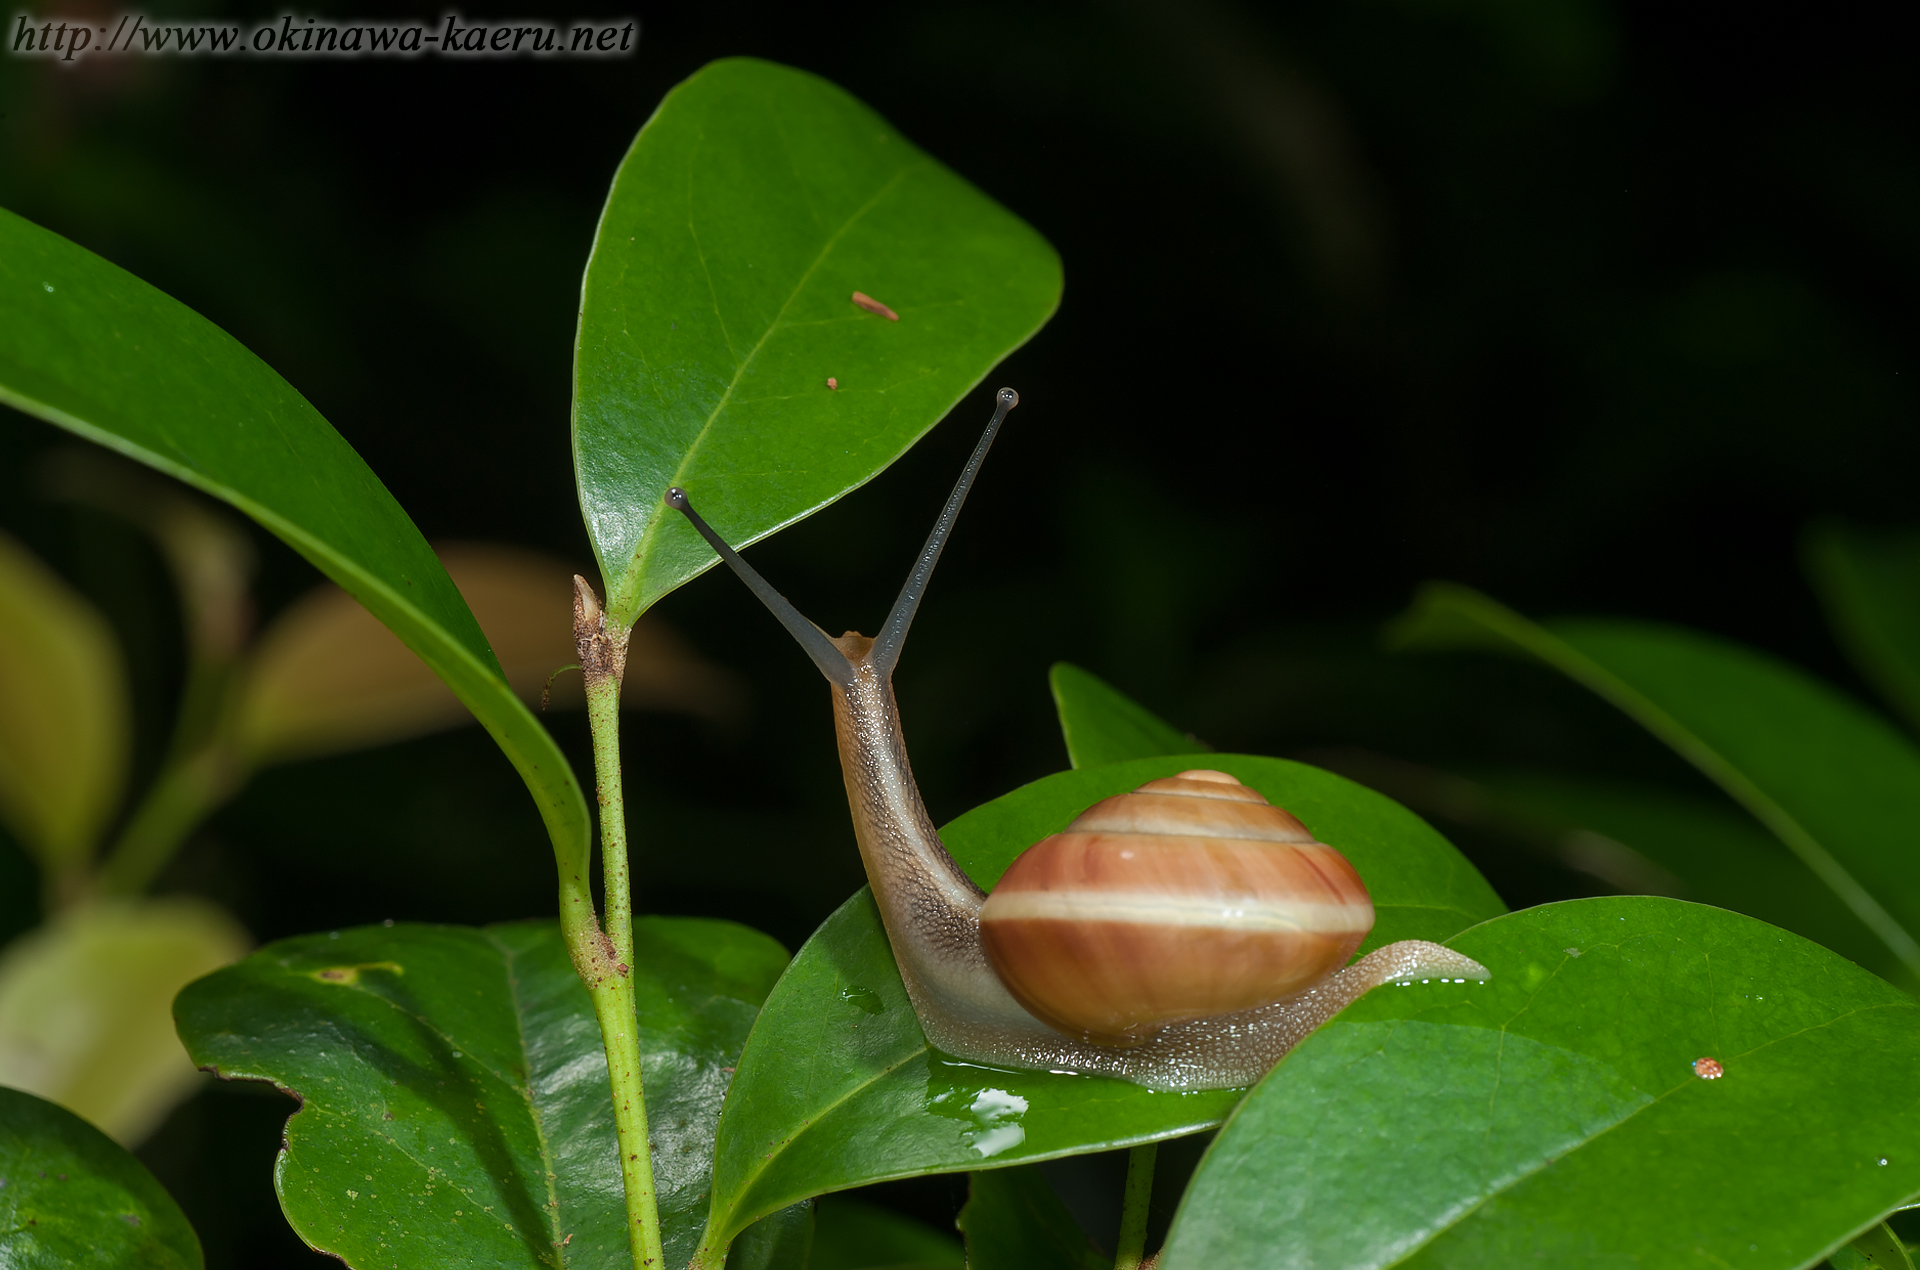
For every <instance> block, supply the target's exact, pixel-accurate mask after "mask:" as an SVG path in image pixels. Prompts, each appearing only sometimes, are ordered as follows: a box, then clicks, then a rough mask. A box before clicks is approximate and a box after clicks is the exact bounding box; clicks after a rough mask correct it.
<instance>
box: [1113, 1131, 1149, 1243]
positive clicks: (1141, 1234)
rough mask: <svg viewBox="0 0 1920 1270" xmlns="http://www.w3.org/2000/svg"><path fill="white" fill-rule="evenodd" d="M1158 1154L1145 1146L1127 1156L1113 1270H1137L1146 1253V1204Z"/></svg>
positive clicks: (1134, 1149) (1128, 1153) (1135, 1149)
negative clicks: (1124, 1191)
mask: <svg viewBox="0 0 1920 1270" xmlns="http://www.w3.org/2000/svg"><path fill="white" fill-rule="evenodd" d="M1159 1150H1160V1148H1159V1147H1158V1146H1157V1145H1156V1144H1154V1143H1152V1142H1149V1143H1147V1145H1145V1146H1143V1147H1135V1148H1133V1149H1132V1150H1131V1151H1129V1152H1127V1191H1126V1198H1125V1199H1123V1200H1122V1201H1121V1204H1120V1246H1119V1248H1118V1250H1117V1251H1116V1252H1115V1253H1114V1257H1113V1270H1139V1267H1140V1260H1141V1256H1142V1254H1144V1253H1145V1252H1146V1250H1147V1201H1149V1200H1151V1199H1152V1198H1153V1158H1154V1156H1155V1155H1157V1154H1158V1153H1159Z"/></svg>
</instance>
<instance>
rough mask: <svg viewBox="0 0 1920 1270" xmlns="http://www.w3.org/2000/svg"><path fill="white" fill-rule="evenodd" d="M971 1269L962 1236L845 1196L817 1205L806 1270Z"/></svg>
mask: <svg viewBox="0 0 1920 1270" xmlns="http://www.w3.org/2000/svg"><path fill="white" fill-rule="evenodd" d="M880 1267H889V1268H890V1270H909V1268H911V1270H966V1253H965V1252H963V1251H962V1250H961V1247H960V1241H959V1240H957V1239H955V1238H954V1237H953V1236H952V1235H950V1234H942V1233H941V1232H940V1231H937V1230H935V1229H934V1228H933V1227H931V1226H928V1225H926V1224H925V1223H923V1222H917V1221H915V1220H913V1219H912V1218H911V1217H903V1216H901V1215H900V1214H899V1213H896V1212H893V1211H892V1210H890V1209H885V1208H881V1207H880V1206H879V1205H878V1204H869V1203H867V1202H865V1201H864V1200H858V1199H853V1198H851V1197H849V1196H846V1195H827V1196H823V1197H822V1198H821V1199H819V1200H817V1201H815V1203H814V1208H813V1255H812V1257H811V1258H810V1259H809V1260H808V1262H807V1270H879V1268H880Z"/></svg>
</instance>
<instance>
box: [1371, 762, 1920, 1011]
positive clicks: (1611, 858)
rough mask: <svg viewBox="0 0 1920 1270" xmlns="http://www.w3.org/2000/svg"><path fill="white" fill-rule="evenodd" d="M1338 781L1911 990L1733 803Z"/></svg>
mask: <svg viewBox="0 0 1920 1270" xmlns="http://www.w3.org/2000/svg"><path fill="white" fill-rule="evenodd" d="M1346 774H1347V775H1349V776H1352V777H1353V778H1354V779H1356V780H1359V781H1362V782H1363V783H1365V784H1366V785H1368V786H1370V787H1372V788H1374V789H1377V790H1379V791H1380V792H1381V793H1383V794H1386V795H1388V796H1389V797H1391V798H1395V799H1398V800H1399V801H1400V802H1402V803H1405V804H1406V805H1407V806H1409V807H1411V808H1413V809H1414V810H1415V811H1418V812H1420V813H1421V814H1423V815H1429V816H1435V817H1439V818H1442V819H1443V820H1453V821H1455V822H1457V823H1461V824H1467V825H1473V826H1475V827H1477V828H1480V829H1484V830H1491V831H1494V832H1496V833H1500V834H1502V835H1504V836H1507V837H1510V838H1514V839H1518V840H1519V841H1521V842H1524V843H1526V844H1527V845H1529V846H1531V847H1533V848H1534V849H1535V850H1537V851H1539V852H1540V853H1541V854H1542V855H1545V856H1548V857H1550V858H1552V859H1554V860H1555V861H1557V862H1558V863H1560V864H1561V865H1564V866H1565V867H1567V868H1570V869H1577V870H1580V871H1581V872H1584V873H1588V874H1591V875H1592V876H1594V877H1597V878H1600V879H1601V880H1602V881H1604V882H1606V883H1608V884H1609V885H1611V886H1613V887H1614V888H1616V889H1617V890H1618V891H1620V892H1621V893H1623V894H1627V895H1666V896H1670V897H1672V898H1675V899H1683V900H1693V901H1696V902H1698V903H1702V904H1712V905H1713V906H1714V907H1716V908H1730V909H1732V910H1734V911H1735V912H1736V913H1745V914H1746V915H1747V916H1748V917H1757V918H1759V919H1760V920H1761V921H1763V922H1771V923H1773V924H1774V925H1775V926H1780V927H1784V928H1785V929H1787V930H1790V931H1792V932H1793V933H1794V934H1796V935H1803V936H1805V937H1806V938H1808V939H1811V940H1813V941H1814V942H1815V943H1819V944H1824V945H1825V946H1827V947H1828V948H1831V949H1832V950H1833V951H1835V952H1837V953H1839V954H1840V955H1841V956H1843V957H1845V958H1847V959H1848V960H1849V961H1852V962H1856V963H1858V964H1859V965H1863V966H1865V967H1867V968H1868V969H1869V970H1873V971H1875V972H1877V973H1879V974H1881V975H1883V976H1888V977H1897V980H1898V981H1901V982H1910V980H1911V976H1909V975H1907V974H1906V972H1905V967H1903V966H1902V965H1901V964H1900V962H1899V961H1898V960H1896V959H1895V958H1894V956H1893V955H1892V953H1890V952H1889V951H1888V950H1887V946H1886V945H1885V944H1883V943H1881V942H1880V939H1879V937H1878V936H1876V935H1875V934H1874V933H1873V931H1872V930H1870V929H1869V928H1868V927H1867V926H1866V925H1864V924H1863V923H1862V922H1861V921H1860V919H1859V918H1858V917H1857V916H1855V915H1854V913H1853V912H1852V910H1850V909H1849V908H1847V906H1846V905H1845V904H1843V903H1841V901H1840V897H1839V896H1837V895H1835V894H1834V893H1833V892H1832V891H1829V890H1828V889H1827V888H1826V887H1825V886H1823V885H1821V883H1820V879H1819V878H1818V877H1817V876H1816V875H1815V874H1814V873H1813V871H1812V870H1811V869H1809V868H1807V866H1806V865H1805V864H1804V863H1802V862H1801V860H1800V858H1799V857H1798V856H1796V855H1794V854H1793V852H1791V851H1789V850H1788V849H1787V847H1786V844H1784V843H1782V842H1781V841H1780V840H1779V839H1778V838H1776V837H1775V836H1774V835H1772V834H1770V833H1768V832H1767V831H1766V829H1765V828H1764V827H1763V826H1761V825H1760V824H1759V823H1758V822H1757V821H1755V820H1754V819H1753V817H1751V816H1749V815H1747V814H1746V813H1745V812H1744V811H1742V810H1741V809H1740V808H1739V807H1738V806H1736V805H1734V803H1732V802H1731V801H1730V800H1727V799H1724V798H1719V797H1716V796H1711V795H1710V796H1707V797H1701V796H1697V795H1693V794H1682V793H1675V792H1674V791H1672V790H1668V789H1663V788H1660V787H1658V786H1653V785H1644V784H1639V783H1636V782H1626V781H1598V780H1587V779H1581V778H1571V777H1563V776H1555V775H1548V774H1545V773H1540V772H1519V771H1499V772H1481V773H1475V774H1474V775H1472V776H1459V775H1454V774H1451V773H1441V772H1435V771H1432V770H1429V769H1426V768H1421V767H1417V766H1415V765H1413V764H1403V763H1397V762H1392V761H1382V762H1379V763H1367V762H1364V761H1356V762H1354V763H1350V764H1349V765H1348V766H1347V768H1346Z"/></svg>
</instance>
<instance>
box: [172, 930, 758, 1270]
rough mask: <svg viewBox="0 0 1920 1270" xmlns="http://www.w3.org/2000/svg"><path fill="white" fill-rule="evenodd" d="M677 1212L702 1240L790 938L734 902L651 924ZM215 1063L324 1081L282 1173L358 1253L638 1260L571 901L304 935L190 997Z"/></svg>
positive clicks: (291, 1215) (292, 1209) (644, 987)
mask: <svg viewBox="0 0 1920 1270" xmlns="http://www.w3.org/2000/svg"><path fill="white" fill-rule="evenodd" d="M634 951H635V957H636V961H635V965H634V968H633V978H634V987H635V992H636V994H637V996H638V1007H637V1008H638V1013H639V1020H640V1044H641V1061H642V1069H643V1071H644V1074H645V1078H646V1092H647V1111H648V1113H649V1119H650V1123H651V1138H652V1142H653V1168H654V1178H655V1181H656V1183H657V1186H658V1194H659V1200H660V1216H661V1227H662V1234H663V1237H664V1239H665V1241H666V1248H667V1251H668V1254H669V1258H670V1261H671V1264H673V1265H676V1266H678V1265H684V1264H685V1263H686V1261H687V1259H688V1258H689V1257H690V1256H691V1255H692V1253H693V1249H694V1240H695V1238H696V1236H697V1235H698V1234H699V1230H700V1218H701V1216H702V1215H703V1214H704V1212H705V1209H706V1192H707V1189H708V1172H709V1167H710V1161H709V1151H710V1148H711V1143H712V1141H713V1130H714V1125H715V1122H716V1121H717V1120H718V1118H719V1115H720V1103H721V1100H722V1098H723V1097H724V1096H725V1094H726V1089H727V1069H728V1068H729V1067H731V1066H733V1064H734V1062H735V1057H736V1055H738V1053H739V1051H740V1046H741V1044H742V1042H743V1041H744V1040H745V1039H746V1035H747V1031H748V1029H749V1028H750V1027H751V1026H752V1023H753V1018H754V1014H755V1012H756V1009H757V1007H758V1006H759V1004H760V1001H761V1000H762V999H763V997H764V996H765V994H766V992H767V990H768V988H769V987H770V986H771V985H772V983H773V981H774V978H775V977H776V975H777V974H778V973H779V971H780V968H781V966H782V965H784V964H785V962H786V954H785V952H783V951H782V950H781V949H780V947H779V946H778V945H777V944H775V943H774V942H773V941H772V940H770V939H768V938H767V937H766V936H764V935H760V934H757V933H756V932H754V931H750V930H747V929H746V928H745V927H741V926H735V925H733V924H731V923H728V922H716V921H707V920H701V919H694V918H663V917H650V918H642V919H639V920H636V921H635V922H634ZM174 1013H175V1017H176V1018H177V1019H178V1021H179V1026H180V1035H181V1037H182V1039H184V1040H185V1041H186V1042H187V1048H188V1050H189V1051H190V1052H191V1053H192V1055H193V1058H194V1061H195V1062H197V1063H199V1064H200V1065H201V1066H203V1067H211V1068H214V1069H216V1070H217V1071H218V1073H219V1074H220V1075H221V1076H225V1077H228V1078H236V1079H248V1080H267V1081H272V1082H273V1083H274V1084H275V1085H276V1086H278V1087H279V1088H281V1089H284V1090H286V1091H288V1092H289V1093H292V1094H294V1095H295V1096H296V1097H298V1098H300V1099H301V1100H302V1104H303V1105H302V1107H301V1110H300V1111H299V1112H298V1113H296V1114H295V1115H294V1116H293V1118H292V1119H291V1120H289V1121H288V1122H287V1133H286V1147H285V1149H284V1151H283V1152H282V1153H281V1156H280V1159H279V1163H278V1164H277V1165H276V1167H275V1170H274V1187H275V1189H276V1190H277V1191H278V1192H279V1195H280V1205H281V1207H282V1209H284V1210H285V1212H286V1214H287V1220H288V1221H290V1222H291V1223H292V1224H293V1228H294V1229H295V1230H296V1231H298V1232H299V1234H300V1236H301V1238H303V1239H305V1240H306V1241H307V1242H308V1243H309V1244H311V1245H313V1246H314V1247H315V1248H317V1249H319V1250H321V1251H322V1252H327V1253H331V1254H332V1255H334V1256H337V1257H340V1258H341V1259H342V1260H344V1261H345V1262H346V1263H347V1264H348V1265H350V1266H352V1267H354V1268H355V1270H376V1268H387V1267H391V1268H392V1270H413V1268H414V1267H418V1266H428V1265H433V1266H440V1265H468V1264H485V1265H489V1266H503V1267H504V1266H529V1267H532V1266H553V1265H556V1264H558V1258H557V1256H556V1253H555V1248H556V1247H565V1248H566V1250H567V1251H566V1253H565V1264H566V1265H567V1266H569V1267H575V1268H576V1270H588V1268H591V1267H608V1268H609V1270H611V1268H613V1267H619V1268H620V1270H627V1268H628V1267H630V1266H631V1264H632V1262H631V1254H630V1252H629V1249H628V1243H627V1233H626V1220H625V1215H624V1210H623V1199H622V1194H623V1192H622V1189H621V1182H620V1171H619V1165H620V1158H619V1154H620V1153H619V1147H618V1145H617V1144H616V1141H615V1138H614V1129H613V1109H612V1093H611V1089H610V1086H609V1084H608V1080H607V1067H606V1058H605V1055H604V1054H603V1053H602V1051H601V1048H600V1028H599V1026H598V1024H597V1023H596V1022H595V1020H594V1014H593V1007H592V1004H591V1002H590V1001H589V999H588V997H587V992H586V989H585V988H584V987H582V986H581V984H580V979H579V976H578V975H576V974H575V973H574V970H573V966H572V964H571V962H570V961H569V960H568V956H567V951H566V946H565V944H564V942H563V941H562V939H561V936H560V932H559V930H558V929H557V928H556V927H555V926H554V925H553V924H552V923H549V922H519V923H512V924H508V925H503V926H491V927H487V928H485V929H481V930H475V929H471V928H468V927H457V926H409V925H402V926H395V927H391V928H388V927H377V926H375V927H366V928H362V929H358V930H347V931H338V932H334V933H332V934H328V935H306V936H301V937H300V938H297V939H288V940H282V941H280V942H279V943H276V944H271V945H269V946H268V947H266V948H263V949H262V950H260V951H259V952H257V953H255V954H254V955H253V956H251V957H249V958H247V959H246V960H245V961H243V962H240V963H239V964H238V965H235V966H231V967H229V968H227V969H226V970H222V971H220V972H219V973H217V974H214V975H210V976H208V977H207V978H205V979H202V980H200V981H199V982H198V983H195V984H193V985H191V986H190V987H188V988H187V989H186V991H184V992H182V993H181V994H180V997H179V999H178V1001H177V1002H176V1004H175V1006H174Z"/></svg>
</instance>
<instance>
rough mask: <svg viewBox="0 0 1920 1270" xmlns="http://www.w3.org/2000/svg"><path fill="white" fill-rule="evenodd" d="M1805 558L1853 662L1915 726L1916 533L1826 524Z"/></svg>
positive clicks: (1918, 648)
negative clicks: (1878, 530)
mask: <svg viewBox="0 0 1920 1270" xmlns="http://www.w3.org/2000/svg"><path fill="white" fill-rule="evenodd" d="M1803 556H1804V558H1805V560H1806V565H1807V573H1808V575H1809V576H1810V577H1811V578H1812V579H1813V582H1814V585H1815V586H1816V587H1817V588H1818V589H1819V591H1820V598H1821V600H1822V601H1823V602H1824V603H1825V605H1826V609H1827V620H1828V621H1829V622H1831V623H1832V624H1833V629H1834V633H1835V634H1837V635H1838V636H1839V637H1840V643H1841V644H1842V645H1843V646H1844V647H1845V648H1846V650H1847V652H1848V654H1849V655H1851V656H1852V658H1853V661H1854V664H1855V665H1856V666H1858V667H1860V670H1861V672H1862V673H1863V674H1865V675H1866V677H1867V678H1868V679H1869V680H1871V681H1872V682H1873V684H1874V686H1876V687H1877V688H1879V689H1880V691H1881V692H1882V693H1884V694H1885V695H1886V698H1887V700H1888V701H1890V702H1892V703H1893V705H1894V707H1895V708H1896V709H1898V710H1899V711H1901V712H1902V713H1903V714H1905V715H1906V718H1907V722H1908V723H1910V724H1912V725H1914V726H1915V727H1920V530H1916V529H1903V530H1893V531H1890V532H1883V533H1873V532H1870V531H1868V530H1864V529H1857V528H1853V527H1851V526H1846V525H1826V526H1823V527H1821V528H1819V529H1816V530H1814V531H1813V532H1812V533H1810V534H1808V535H1807V541H1806V550H1805V551H1804V552H1803Z"/></svg>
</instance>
